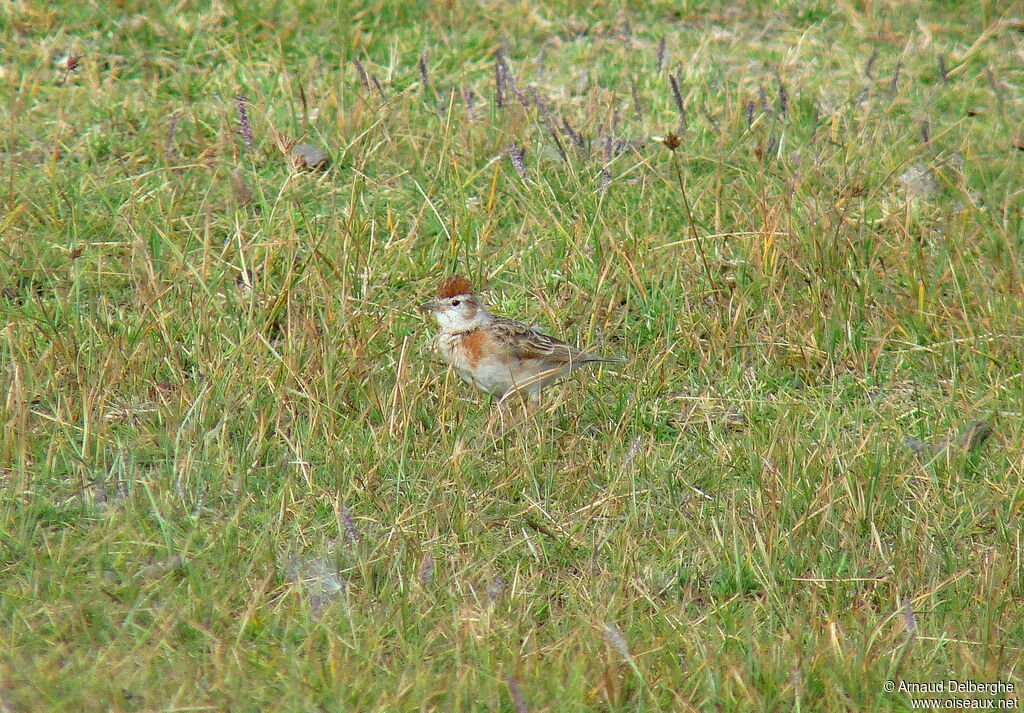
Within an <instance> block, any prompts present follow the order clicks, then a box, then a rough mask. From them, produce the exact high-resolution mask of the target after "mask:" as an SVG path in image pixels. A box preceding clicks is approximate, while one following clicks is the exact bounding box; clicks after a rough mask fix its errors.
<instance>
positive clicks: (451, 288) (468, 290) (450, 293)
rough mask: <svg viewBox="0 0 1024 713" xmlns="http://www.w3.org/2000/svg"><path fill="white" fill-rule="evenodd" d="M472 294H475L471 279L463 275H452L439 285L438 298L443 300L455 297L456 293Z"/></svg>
mask: <svg viewBox="0 0 1024 713" xmlns="http://www.w3.org/2000/svg"><path fill="white" fill-rule="evenodd" d="M471 294H473V285H471V284H469V280H467V279H466V278H465V277H463V276H462V275H452V276H451V277H449V278H446V279H445V280H443V281H442V282H441V284H440V285H438V286H437V298H438V299H441V300H446V299H448V298H449V297H455V295H471Z"/></svg>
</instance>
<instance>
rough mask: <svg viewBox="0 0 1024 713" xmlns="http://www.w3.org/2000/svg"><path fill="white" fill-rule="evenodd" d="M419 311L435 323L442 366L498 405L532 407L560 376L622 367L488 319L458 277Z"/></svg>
mask: <svg viewBox="0 0 1024 713" xmlns="http://www.w3.org/2000/svg"><path fill="white" fill-rule="evenodd" d="M420 308H421V309H423V310H426V311H428V312H431V313H433V315H434V317H435V318H436V319H437V323H438V326H439V327H440V330H439V332H438V335H437V338H436V344H437V348H438V351H440V352H441V356H442V357H443V358H444V360H445V361H446V362H447V363H448V365H449V366H451V367H452V369H454V370H455V373H457V374H458V375H459V376H460V377H461V378H462V380H463V381H465V382H466V383H469V384H472V385H473V386H475V387H477V388H478V389H480V390H481V391H484V392H486V393H488V394H491V395H492V396H494V397H495V398H497V399H498V403H499V404H501V403H502V402H504V401H505V400H506V399H507V398H509V397H510V396H512V395H513V394H517V395H521V396H524V397H526V398H527V399H528V401H529V404H530V405H531V406H535V405H536V404H537V403H538V402H539V400H540V392H541V389H543V388H544V387H545V386H547V385H548V384H550V383H551V382H552V381H554V380H555V379H557V378H559V377H560V376H563V375H565V374H568V373H569V372H571V371H574V370H576V369H578V368H579V367H581V366H585V365H587V364H600V363H612V364H618V363H622V362H623V360H622V359H616V358H609V357H603V356H598V355H596V354H592V353H590V352H586V351H581V350H579V349H576V348H575V347H572V346H570V345H569V344H566V343H565V342H563V341H562V340H560V339H556V338H555V337H551V336H548V335H547V334H543V333H541V332H539V331H537V330H536V329H534V328H533V327H530V326H528V325H526V324H523V323H522V322H516V321H513V320H511V319H504V318H502V317H497V316H495V315H493V314H491V313H490V312H488V311H487V307H486V306H484V304H483V302H481V300H480V299H479V298H478V297H477V296H476V294H475V293H474V292H473V286H472V285H471V284H470V282H469V280H467V279H466V278H465V277H462V276H461V275H453V276H451V277H449V278H447V279H445V280H444V281H443V282H441V284H440V285H439V286H438V288H437V294H436V297H435V299H433V300H431V301H429V302H424V303H423V304H421V305H420Z"/></svg>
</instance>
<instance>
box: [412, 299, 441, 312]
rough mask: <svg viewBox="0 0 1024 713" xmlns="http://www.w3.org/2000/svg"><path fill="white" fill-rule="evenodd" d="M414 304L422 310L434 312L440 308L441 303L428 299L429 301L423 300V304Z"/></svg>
mask: <svg viewBox="0 0 1024 713" xmlns="http://www.w3.org/2000/svg"><path fill="white" fill-rule="evenodd" d="M416 306H417V307H418V308H419V309H421V310H423V311H424V312H436V311H437V310H439V309H441V303H440V302H438V301H437V300H430V302H424V303H423V304H420V305H416Z"/></svg>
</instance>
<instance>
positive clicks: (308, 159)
mask: <svg viewBox="0 0 1024 713" xmlns="http://www.w3.org/2000/svg"><path fill="white" fill-rule="evenodd" d="M288 158H289V160H290V161H291V164H292V168H294V169H295V170H296V171H318V170H322V169H325V168H327V164H328V162H329V161H330V158H331V157H330V156H329V155H328V153H327V152H326V151H324V150H323V149H318V148H317V147H316V146H312V145H310V144H299V145H297V146H296V147H295V148H293V149H292V152H291V154H289V157H288Z"/></svg>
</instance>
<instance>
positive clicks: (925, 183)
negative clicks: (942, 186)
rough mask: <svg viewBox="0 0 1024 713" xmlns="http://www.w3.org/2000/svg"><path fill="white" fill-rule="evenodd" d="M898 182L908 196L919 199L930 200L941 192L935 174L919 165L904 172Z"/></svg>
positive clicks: (916, 164)
mask: <svg viewBox="0 0 1024 713" xmlns="http://www.w3.org/2000/svg"><path fill="white" fill-rule="evenodd" d="M898 180H899V182H900V184H901V185H902V186H903V188H904V190H905V191H906V192H907V194H908V195H911V196H914V197H917V198H929V197H931V196H933V195H934V194H935V193H936V192H937V191H938V190H939V186H938V182H937V181H936V180H935V172H934V171H932V170H931V169H930V168H928V167H926V166H923V165H921V164H919V163H915V164H914V165H913V166H911V167H910V168H908V169H907V170H906V171H904V172H903V174H902V175H901V176H900V177H899V179H898Z"/></svg>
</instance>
